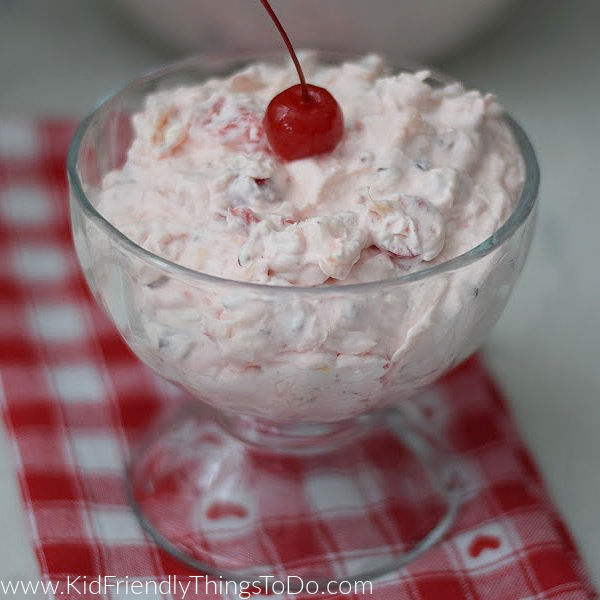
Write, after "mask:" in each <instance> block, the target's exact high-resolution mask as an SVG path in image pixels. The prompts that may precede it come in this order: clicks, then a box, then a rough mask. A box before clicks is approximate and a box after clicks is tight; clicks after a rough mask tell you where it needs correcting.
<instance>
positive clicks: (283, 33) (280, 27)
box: [260, 0, 310, 102]
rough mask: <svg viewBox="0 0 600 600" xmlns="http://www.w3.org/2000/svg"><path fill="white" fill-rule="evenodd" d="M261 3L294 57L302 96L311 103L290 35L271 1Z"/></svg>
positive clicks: (261, 0)
mask: <svg viewBox="0 0 600 600" xmlns="http://www.w3.org/2000/svg"><path fill="white" fill-rule="evenodd" d="M260 2H261V4H262V5H263V6H264V7H265V10H266V11H267V13H269V16H270V17H271V19H272V20H273V23H275V27H277V30H278V31H279V33H280V35H281V37H282V38H283V41H284V42H285V45H286V47H287V49H288V52H289V53H290V56H291V57H292V61H293V62H294V66H295V67H296V71H298V77H299V78H300V85H301V86H302V96H303V98H304V100H305V101H306V102H310V95H309V93H308V88H307V87H306V78H305V77H304V72H303V71H302V67H301V66H300V61H299V60H298V57H297V56H296V51H295V50H294V46H293V45H292V42H291V41H290V38H289V36H288V34H287V33H286V31H285V29H284V28H283V25H282V24H281V21H280V20H279V19H278V17H277V15H276V14H275V11H274V10H273V8H272V7H271V5H270V4H269V1H268V0H260Z"/></svg>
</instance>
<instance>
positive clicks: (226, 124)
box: [90, 54, 530, 421]
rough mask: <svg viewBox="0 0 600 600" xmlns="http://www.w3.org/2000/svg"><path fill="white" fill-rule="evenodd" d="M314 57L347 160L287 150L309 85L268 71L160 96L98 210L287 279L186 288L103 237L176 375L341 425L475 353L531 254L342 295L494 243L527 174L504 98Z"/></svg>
mask: <svg viewBox="0 0 600 600" xmlns="http://www.w3.org/2000/svg"><path fill="white" fill-rule="evenodd" d="M301 60H302V63H303V66H304V68H305V71H306V74H307V79H308V81H310V82H311V83H313V84H316V85H320V86H323V87H326V88H327V89H328V90H329V91H330V92H331V93H332V94H333V95H334V96H335V98H336V99H337V100H338V102H339V103H340V105H341V108H342V111H343V114H344V119H345V133H344V136H343V138H342V140H341V142H340V144H339V145H338V146H337V148H336V149H335V151H334V152H332V153H331V154H327V155H323V156H319V157H315V158H308V159H303V160H297V161H292V162H284V161H281V160H279V159H278V158H277V157H276V156H275V155H273V154H272V153H271V151H270V150H269V146H268V142H267V139H266V137H265V134H264V131H263V127H262V116H263V114H264V111H265V108H266V106H267V104H268V102H269V101H270V100H271V99H272V98H273V97H274V96H275V95H276V94H277V93H278V92H280V91H282V90H283V89H285V88H286V87H289V86H290V85H293V84H295V83H296V79H295V77H296V75H295V71H294V69H293V67H292V66H291V65H289V66H287V67H284V66H281V67H278V66H273V65H266V64H253V65H251V66H249V67H248V68H246V69H244V70H243V71H241V72H238V73H236V74H234V75H232V76H230V77H228V78H224V79H211V80H208V81H206V82H204V83H199V84H198V85H195V86H192V87H181V88H178V89H171V90H167V91H161V92H158V93H155V94H152V95H150V96H149V97H148V98H147V100H146V103H145V106H144V108H143V110H141V112H139V113H138V114H137V115H135V117H134V119H133V125H134V130H135V135H134V140H133V143H132V145H131V147H130V149H129V153H128V156H127V160H126V163H125V164H124V166H123V167H122V168H121V169H119V170H118V171H114V172H112V173H110V174H108V175H107V176H106V177H105V179H104V181H103V183H102V186H101V189H100V190H99V193H98V197H97V207H98V209H99V211H100V212H101V213H102V214H103V215H104V216H105V217H106V218H107V219H108V220H109V221H110V222H112V223H113V224H114V225H115V226H116V227H117V228H118V229H120V230H121V231H122V232H124V233H125V234H126V235H127V236H129V237H130V238H131V239H132V240H134V241H135V242H137V243H138V244H140V245H141V246H143V247H144V248H146V249H148V250H150V251H152V252H154V253H155V254H158V255H160V256H163V257H166V258H168V259H170V260H172V261H175V262H177V263H179V264H181V265H185V266H186V267H189V268H191V269H194V270H197V271H201V272H203V273H209V274H212V275H217V276H220V277H224V278H228V279H235V280H241V281H251V282H258V283H265V284H272V285H267V286H263V287H250V286H237V287H235V286H233V287H232V286H231V285H226V284H219V283H218V282H207V281H202V280H194V281H186V280H185V278H179V277H172V276H169V275H168V273H166V272H162V271H161V270H159V269H157V268H154V267H150V266H149V265H144V264H143V263H142V262H141V261H132V260H128V261H126V262H125V263H123V262H117V263H116V264H118V267H117V268H114V267H113V266H111V265H113V264H115V255H116V254H118V251H117V250H115V247H107V248H105V247H104V246H103V243H101V241H98V242H97V243H96V242H94V241H93V239H95V238H92V237H90V240H91V241H90V243H94V244H96V246H95V247H93V249H92V260H96V261H101V260H105V261H106V262H107V264H108V265H109V267H108V268H107V269H106V270H105V273H106V281H104V280H103V281H101V282H100V283H99V284H98V288H99V290H100V294H101V295H104V298H105V303H106V304H108V305H109V306H111V307H113V308H112V312H113V314H117V313H118V314H122V317H115V318H116V319H117V321H119V318H122V323H121V324H120V325H121V330H122V331H124V332H125V336H126V338H127V339H128V342H129V343H130V344H131V345H132V346H133V347H134V349H135V350H136V352H137V353H138V355H140V356H141V357H142V358H143V359H144V360H146V362H148V363H149V364H151V365H152V366H153V367H154V368H155V369H156V370H158V371H159V372H161V373H162V374H164V375H165V376H166V377H167V378H169V379H172V380H175V381H179V382H180V383H182V384H183V385H184V386H186V387H187V388H188V389H190V390H192V391H194V392H196V394H198V395H201V396H202V397H203V398H204V399H205V400H206V401H207V402H208V403H210V404H212V405H214V406H217V407H219V408H221V409H227V410H230V411H234V412H239V413H244V414H253V415H257V416H261V417H264V418H267V419H272V420H277V421H281V420H294V421H336V420H339V419H343V418H349V417H352V416H354V415H357V414H360V413H362V412H364V411H366V410H369V409H371V408H373V407H376V406H381V405H383V404H385V403H387V402H391V401H401V400H403V399H405V398H406V397H407V396H409V395H411V394H412V393H414V391H415V390H417V389H418V388H419V387H422V386H423V385H426V384H428V383H430V382H432V381H433V380H435V379H436V378H437V377H438V376H439V375H441V374H442V373H443V372H444V370H445V369H446V368H448V367H449V366H450V365H451V364H453V363H455V362H456V361H457V360H459V359H461V358H464V356H466V354H468V353H469V352H471V351H472V350H474V349H475V347H476V346H477V345H478V344H479V343H480V342H481V339H482V337H483V335H484V334H485V333H486V332H487V330H488V329H489V327H490V326H491V324H492V323H493V322H494V321H495V320H496V319H497V317H498V316H499V314H500V312H501V311H502V308H503V307H504V304H505V303H506V299H507V296H508V293H509V291H510V289H511V287H512V283H513V282H514V279H515V278H516V276H517V275H518V272H519V270H520V267H521V266H522V261H521V262H519V260H518V258H519V254H518V250H519V247H520V246H519V244H520V243H521V242H520V241H518V240H513V241H511V243H510V244H506V245H505V246H503V247H501V248H500V249H498V250H497V251H496V252H494V253H492V254H490V255H488V256H486V258H485V259H483V260H480V261H477V262H475V263H473V264H471V265H469V266H467V267H463V268H461V269H459V270H456V271H453V272H448V273H445V274H443V275H442V276H438V277H431V278H425V279H422V280H420V281H417V282H414V283H411V284H409V285H389V284H386V285H384V286H374V287H373V288H369V289H366V290H363V289H361V290H360V291H352V288H347V289H346V290H345V289H344V288H345V284H349V283H357V282H367V281H374V280H382V279H388V278H391V277H395V276H398V275H402V274H405V273H408V272H411V271H415V270H418V269H423V268H425V267H427V266H429V265H433V264H436V263H440V262H442V261H445V260H448V259H450V258H452V257H455V256H458V255H460V254H462V253H463V252H466V251H468V250H470V249H471V248H473V247H474V246H476V245H477V244H479V243H480V242H482V241H483V240H485V239H486V238H487V237H489V236H490V235H491V234H493V233H494V232H495V231H496V230H497V229H498V228H499V227H500V226H501V225H502V223H504V221H505V220H506V218H507V217H508V215H509V214H510V213H511V211H512V210H513V208H514V206H515V203H516V201H517V199H518V196H519V193H520V191H521V188H522V185H523V181H524V164H523V160H522V157H521V154H520V152H519V149H518V147H517V145H516V143H515V141H514V140H513V137H512V134H511V131H510V128H509V127H508V126H507V124H506V123H505V121H504V120H503V118H502V109H501V108H500V106H499V105H498V104H497V103H496V101H495V99H494V97H493V96H491V95H482V94H480V93H479V92H475V91H465V89H464V88H463V87H462V86H461V85H459V84H457V83H452V84H449V85H446V86H445V87H432V86H430V85H429V83H428V82H427V79H428V73H427V72H426V71H421V72H416V73H401V74H398V75H389V74H388V73H387V70H386V67H385V65H384V63H383V61H382V60H381V59H380V58H378V57H377V56H367V57H365V58H363V59H362V60H358V61H356V62H348V63H345V64H341V65H337V66H325V65H320V64H318V63H317V62H316V59H315V57H314V55H312V54H307V55H304V56H302V59H301ZM523 235H525V233H523ZM526 235H529V236H530V228H528V229H527V234H526ZM513 242H514V243H513ZM523 243H525V242H523ZM103 257H105V258H103ZM123 265H126V266H123ZM122 270H124V272H125V273H126V274H127V276H126V277H121V276H120V273H121V271H122ZM113 279H114V282H113V283H111V281H112V280H113ZM273 285H284V286H288V288H289V287H290V286H328V288H329V289H328V290H327V291H328V293H327V294H326V295H323V294H314V293H311V292H310V290H309V292H306V291H304V293H300V292H295V291H294V290H293V289H286V290H283V291H282V290H279V289H277V288H274V287H272V286H273ZM117 303H120V304H122V305H123V306H122V307H121V309H119V310H117V309H116V308H114V306H115V305H116V304H117Z"/></svg>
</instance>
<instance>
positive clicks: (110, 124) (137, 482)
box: [68, 54, 539, 585]
mask: <svg viewBox="0 0 600 600" xmlns="http://www.w3.org/2000/svg"><path fill="white" fill-rule="evenodd" d="M280 57H281V55H280V54H276V55H275V54H270V55H260V56H247V57H243V56H235V57H209V56H200V57H197V58H193V59H190V60H187V61H183V62H181V63H177V64H174V65H172V66H169V67H167V68H164V69H162V70H160V71H157V72H156V73H153V74H150V75H148V76H145V77H142V78H140V79H138V80H136V81H134V82H133V83H131V84H130V85H128V86H127V87H125V88H124V89H123V90H121V91H120V92H118V93H117V94H115V95H114V96H112V97H111V98H109V99H108V100H106V101H105V102H104V103H103V104H102V105H101V106H100V107H99V108H98V109H97V110H96V111H95V112H93V113H92V114H91V115H90V116H89V117H88V118H87V119H86V120H85V121H84V122H83V123H82V125H81V126H80V127H79V129H78V132H77V134H76V136H75V138H74V141H73V143H72V146H71V149H70V152H69V158H68V175H69V182H70V192H71V217H72V227H73V235H74V241H75V247H76V251H77V255H78V257H79V261H80V263H81V266H82V269H83V272H84V274H85V277H86V279H87V281H88V284H89V286H90V288H91V290H92V291H93V293H94V295H95V297H96V299H97V300H98V302H99V303H100V304H101V305H102V306H103V307H104V309H105V310H106V312H107V313H108V315H109V316H110V317H111V318H112V320H113V321H114V323H115V325H116V326H117V327H118V329H119V331H120V333H121V335H122V336H123V338H124V339H125V341H126V342H127V344H128V345H129V347H130V348H131V349H132V350H133V351H134V352H135V353H136V354H137V355H138V356H139V358H140V359H141V360H142V361H143V362H145V363H146V364H147V365H149V366H150V367H151V368H152V369H153V370H154V371H156V372H157V373H158V374H160V375H161V376H162V377H164V378H165V379H167V380H168V381H170V382H173V383H175V384H176V385H178V386H180V387H181V388H183V389H184V390H186V391H187V392H189V393H190V394H191V397H192V398H193V400H190V402H189V404H188V407H187V408H186V409H185V410H184V411H183V413H181V414H179V415H177V416H176V417H175V418H174V419H173V420H172V421H171V422H169V423H168V424H166V425H164V426H162V427H161V428H160V429H157V430H155V431H153V432H150V433H149V435H148V437H147V439H146V441H145V442H144V443H142V444H141V446H140V447H139V448H138V451H137V452H136V453H135V454H134V456H133V458H132V460H131V462H130V465H129V468H128V490H129V495H130V499H131V502H132V505H133V508H134V510H135V512H136V514H137V516H138V518H139V519H140V521H141V523H142V525H143V526H144V528H145V529H146V531H147V532H148V533H149V534H150V535H151V536H152V537H153V538H154V539H155V540H156V541H157V543H159V544H160V545H161V546H162V547H163V548H165V549H166V550H167V551H169V552H171V553H172V554H173V555H175V556H177V557H178V558H180V559H181V560H182V561H184V562H186V563H187V564H188V565H191V566H194V567H197V568H199V569H201V570H203V571H206V572H208V573H212V574H215V575H221V576H223V577H226V578H228V579H248V578H249V577H255V578H260V577H264V576H265V575H270V576H275V577H284V576H286V575H289V574H292V575H296V576H298V577H302V578H303V579H307V578H309V579H311V580H315V581H317V582H318V583H319V584H320V585H322V584H323V582H326V581H329V580H333V579H335V580H340V579H344V580H350V579H359V578H360V579H365V578H371V577H374V576H377V575H380V574H383V573H386V572H388V571H390V570H393V569H395V568H397V567H399V566H401V565H402V564H405V563H406V562H408V561H409V560H412V559H413V558H414V557H416V556H417V555H419V554H420V553H421V552H423V551H425V550H426V549H428V548H430V547H431V546H432V545H433V544H434V543H435V542H436V541H438V540H439V539H441V537H442V536H443V535H444V533H445V532H446V531H447V530H448V528H449V527H450V525H451V523H452V520H453V518H454V516H455V514H456V511H457V509H458V505H459V503H460V486H457V485H456V481H457V479H456V473H457V471H456V470H455V464H454V461H453V459H452V457H451V456H450V455H449V454H447V453H446V452H445V451H444V450H443V448H442V447H443V444H439V443H437V442H435V441H432V440H431V437H430V436H428V435H427V432H425V431H423V430H422V429H421V428H420V427H419V426H418V424H417V423H416V422H415V420H414V419H413V418H412V417H411V410H410V405H411V399H412V398H413V397H414V396H415V394H417V393H418V392H419V391H420V390H422V389H423V388H425V387H426V386H428V385H429V384H431V383H433V382H434V381H435V380H437V379H438V378H439V377H440V376H441V375H443V374H444V373H445V372H446V371H447V370H448V369H450V368H451V367H453V366H454V365H456V364H458V363H459V362H461V361H462V360H463V359H465V358H466V357H467V356H468V355H470V354H471V353H472V352H473V351H474V350H475V349H476V348H477V347H478V346H479V345H480V343H481V342H482V340H483V338H484V337H485V335H486V333H487V332H488V331H489V329H490V328H491V327H492V325H493V324H494V323H495V322H496V320H497V319H498V317H499V316H500V314H501V313H502V310H503V309H504V307H505V305H506V302H507V300H508V298H509V295H510V292H511V290H512V288H513V285H514V283H515V281H516V279H517V277H518V275H519V273H520V271H521V269H522V266H523V264H524V261H525V259H526V256H527V253H528V250H529V246H530V242H531V238H532V233H533V224H534V220H535V208H536V200H537V189H538V180H539V174H538V167H537V162H536V158H535V154H534V152H533V150H532V148H531V145H530V143H529V141H528V139H527V137H526V135H525V134H524V132H523V131H522V129H521V128H520V127H519V125H518V124H517V123H515V122H514V120H512V118H510V117H509V116H504V117H503V118H504V121H505V123H506V124H507V126H508V127H509V128H510V130H511V132H512V134H513V136H514V139H515V141H516V144H517V146H518V148H519V151H520V153H521V155H522V158H523V161H524V163H525V183H524V186H523V189H522V192H521V194H520V197H519V199H518V201H517V203H516V205H515V207H514V209H513V211H512V213H511V214H510V216H509V217H508V219H507V220H506V222H505V223H504V224H503V225H502V226H501V227H500V228H499V229H498V230H497V231H495V233H493V235H491V236H490V237H488V238H487V239H485V240H484V241H483V242H482V243H480V244H478V245H477V246H475V247H474V248H472V249H471V250H469V251H468V252H466V253H463V254H461V255H460V256H457V257H455V258H451V259H449V260H446V261H444V262H441V263H438V264H435V265H433V266H430V267H425V268H422V269H420V270H417V271H412V272H409V273H407V274H406V275H402V276H398V277H394V278H392V279H386V280H379V281H373V282H368V283H354V284H350V285H321V286H316V287H299V286H289V285H288V286H281V285H268V284H260V283H253V282H243V281H237V280H232V279H225V278H221V277H218V276H214V275H209V274H206V273H201V272H198V271H194V270H192V269H189V268H186V267H184V266H182V265H180V264H177V263H175V262H172V261H170V260H168V259H166V258H164V257H162V256H160V255H158V254H155V253H152V252H150V251H149V250H147V249H145V248H143V247H142V246H141V245H138V244H136V243H135V242H134V241H132V240H131V239H130V238H128V237H127V236H126V235H125V234H124V233H123V232H122V231H120V230H119V229H117V228H116V227H115V226H114V225H113V224H111V222H109V221H108V220H107V219H106V218H105V217H104V216H102V214H100V212H99V211H98V210H97V202H98V193H99V190H100V187H101V184H102V181H103V179H104V177H105V176H106V175H107V174H108V173H110V172H111V171H113V170H115V169H118V168H120V167H121V166H122V165H123V163H124V161H125V157H126V153H127V149H128V148H129V146H130V144H131V142H132V127H131V120H132V116H133V115H134V114H136V113H137V112H138V111H139V110H140V109H141V107H142V105H143V102H144V99H145V98H146V97H147V96H148V95H149V94H151V93H153V92H156V91H157V90H163V89H171V88H174V87H177V86H179V85H185V84H194V83H198V82H201V81H204V80H206V79H207V78H211V77H215V76H221V75H227V74H230V73H231V72H233V71H234V70H235V69H237V68H239V67H241V66H243V65H244V64H247V63H249V62H251V61H256V60H258V59H260V60H266V61H274V60H278V59H280ZM321 60H323V61H325V62H327V61H331V62H336V61H339V57H337V56H333V55H323V56H321ZM435 77H437V76H435ZM434 79H435V78H434ZM442 81H443V79H440V82H442ZM432 84H433V85H435V84H436V81H434V80H432ZM382 439H384V440H385V443H383V442H381V444H383V445H381V447H385V448H387V450H386V456H384V457H381V456H380V457H379V458H373V456H374V455H373V452H370V451H366V450H365V449H368V448H371V449H372V448H373V447H378V446H379V445H380V443H379V442H378V440H382ZM390 440H392V441H390ZM390 444H391V445H390ZM365 456H371V459H369V460H371V461H375V462H374V463H373V464H371V465H369V464H368V463H369V460H367V459H365ZM378 461H379V462H381V461H383V463H385V464H386V467H385V469H383V470H382V465H381V464H378ZM390 461H391V463H392V466H393V468H392V473H393V474H392V476H391V479H390V464H389V463H390ZM370 468H371V475H369V474H368V473H369V472H370V471H369V469H370ZM373 469H374V470H375V471H377V472H378V475H377V477H375V478H373V473H372V471H373ZM382 473H383V474H382ZM381 477H387V478H388V479H389V480H388V481H387V483H386V482H382V481H381ZM378 481H379V482H378ZM390 482H391V483H390ZM375 488H382V489H383V488H385V489H387V492H386V495H387V500H386V502H387V504H386V505H385V506H384V504H385V503H382V502H381V499H379V500H375V501H374V503H373V504H371V503H369V501H368V498H369V497H378V496H377V493H376V489H375ZM352 490H362V492H361V493H362V498H363V500H364V502H363V501H360V502H359V501H357V500H356V498H353V497H351V496H352ZM359 495H360V494H359ZM365 499H366V500H365ZM417 499H418V500H417ZM390 502H391V503H392V504H393V506H394V507H396V508H394V509H392V510H390V505H389V503H390ZM400 506H402V507H404V509H403V510H397V508H398V507H400ZM406 507H409V508H406ZM410 507H412V508H410ZM350 509H351V514H352V518H351V519H350V520H349V517H348V515H349V512H348V511H349V510H350ZM378 511H384V512H385V517H384V518H385V519H387V520H388V521H389V520H390V519H391V521H392V522H394V526H397V527H396V528H397V530H398V531H401V532H402V533H401V534H400V535H399V538H398V539H396V541H395V542H394V543H392V544H391V545H390V542H389V536H388V538H386V537H385V535H383V534H382V535H379V534H377V533H374V531H375V530H376V529H377V526H376V525H374V522H376V521H377V519H378V517H377V513H378ZM309 513H310V514H311V517H310V518H308V516H307V515H308V514H309ZM315 513H316V514H318V515H319V517H318V519H316V518H315ZM374 514H375V517H374ZM380 516H381V515H380ZM396 521H397V522H396ZM407 521H410V526H409V527H407V526H406V525H407ZM317 523H318V524H317ZM344 523H345V525H344ZM344 527H345V528H346V529H348V528H349V527H350V528H351V530H352V533H353V536H354V538H355V539H360V540H363V541H362V542H361V543H360V544H359V545H358V547H355V548H353V549H352V552H351V553H350V554H349V555H348V556H344V558H343V559H342V558H340V555H343V550H344V548H343V543H342V542H339V540H338V542H336V543H333V542H331V540H330V541H329V542H323V540H324V539H327V538H328V537H331V535H334V537H335V535H336V531H334V530H336V528H337V530H338V531H337V533H340V532H339V529H340V528H344ZM311 528H313V529H315V531H316V530H318V531H320V533H319V534H318V535H316V534H315V535H308V534H307V535H306V536H304V533H302V532H306V531H307V530H309V529H311ZM324 528H325V529H327V528H331V531H329V532H324ZM332 532H333V533H332ZM313 533H314V532H313ZM318 538H319V539H320V540H321V541H320V542H319V539H318ZM342 538H343V539H345V538H344V536H343V535H342V536H341V538H340V539H342ZM384 544H385V545H386V552H383V553H382V552H381V548H382V547H383V546H384ZM332 545H333V546H335V547H336V548H338V549H337V551H336V553H337V555H338V556H337V557H334V558H332ZM339 546H342V548H341V551H340V548H339ZM290 548H292V549H293V550H292V551H291V550H290ZM350 555H351V557H350V558H349V556H350Z"/></svg>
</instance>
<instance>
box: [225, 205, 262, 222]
mask: <svg viewBox="0 0 600 600" xmlns="http://www.w3.org/2000/svg"><path fill="white" fill-rule="evenodd" d="M229 212H231V214H232V215H234V216H236V217H239V218H240V219H242V221H244V223H246V225H250V223H258V222H259V221H260V219H259V218H258V215H257V214H256V213H255V212H254V211H253V210H252V209H250V208H248V207H247V206H234V207H233V208H230V209H229Z"/></svg>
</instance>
